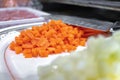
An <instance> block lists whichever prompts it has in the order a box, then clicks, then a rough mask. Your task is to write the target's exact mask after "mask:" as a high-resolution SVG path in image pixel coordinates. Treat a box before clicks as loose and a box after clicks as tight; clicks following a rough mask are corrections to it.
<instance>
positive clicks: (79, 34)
mask: <svg viewBox="0 0 120 80" xmlns="http://www.w3.org/2000/svg"><path fill="white" fill-rule="evenodd" d="M94 32H95V33H94ZM97 33H100V32H99V31H94V30H91V29H90V30H89V29H83V28H81V27H75V26H70V25H67V24H65V23H63V22H62V21H61V20H51V21H50V22H48V23H45V24H43V25H41V26H33V27H32V29H26V30H23V31H21V32H20V35H19V36H17V37H16V38H15V41H13V42H12V43H11V44H10V49H11V50H14V51H15V52H16V54H20V53H23V54H24V56H25V57H30V58H31V57H38V56H39V57H47V56H48V55H49V54H58V53H61V52H65V51H68V52H70V51H73V50H75V49H76V47H77V46H85V43H86V40H87V38H88V36H86V34H92V35H93V34H97ZM89 36H91V35H89Z"/></svg>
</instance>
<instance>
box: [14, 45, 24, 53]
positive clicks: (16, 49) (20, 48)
mask: <svg viewBox="0 0 120 80" xmlns="http://www.w3.org/2000/svg"><path fill="white" fill-rule="evenodd" d="M14 49H15V52H16V54H20V53H21V52H22V47H20V46H16V47H14Z"/></svg>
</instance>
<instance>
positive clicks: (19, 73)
mask: <svg viewBox="0 0 120 80" xmlns="http://www.w3.org/2000/svg"><path fill="white" fill-rule="evenodd" d="M41 24H43V23H34V24H33V23H32V24H25V25H18V26H12V27H8V28H4V29H1V30H0V34H2V35H1V36H0V79H2V80H14V79H16V80H38V76H37V67H38V66H44V65H48V64H50V63H51V62H52V61H53V60H54V59H56V58H57V57H58V56H64V55H68V53H66V54H58V55H50V56H48V57H47V58H30V59H26V58H24V56H23V55H22V54H20V55H17V54H15V53H14V52H9V53H10V54H8V53H5V52H7V51H6V49H7V48H8V45H9V44H10V42H11V41H13V40H14V38H15V36H17V35H19V31H20V30H23V29H26V28H30V27H31V26H33V25H41ZM80 49H81V50H82V49H84V48H83V47H81V48H79V50H80ZM6 59H7V60H6ZM26 74H27V75H26Z"/></svg>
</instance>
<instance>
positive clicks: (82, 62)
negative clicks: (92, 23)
mask: <svg viewBox="0 0 120 80" xmlns="http://www.w3.org/2000/svg"><path fill="white" fill-rule="evenodd" d="M87 44H88V45H87V47H86V49H84V50H83V51H81V50H80V49H79V50H77V51H74V52H72V53H71V55H67V56H60V57H58V58H57V59H55V60H54V61H53V62H52V63H51V64H48V65H46V66H39V67H38V75H39V80H57V79H60V80H120V31H119V32H115V33H113V35H112V36H111V37H108V38H105V37H103V36H99V37H97V38H94V37H91V38H89V39H88V42H87Z"/></svg>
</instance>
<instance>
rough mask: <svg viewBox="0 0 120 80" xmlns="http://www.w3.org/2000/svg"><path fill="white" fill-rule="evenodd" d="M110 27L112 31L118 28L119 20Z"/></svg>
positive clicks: (119, 27)
mask: <svg viewBox="0 0 120 80" xmlns="http://www.w3.org/2000/svg"><path fill="white" fill-rule="evenodd" d="M111 28H112V30H113V31H117V30H120V21H116V22H115V23H114V24H113V25H112V27H111Z"/></svg>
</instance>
